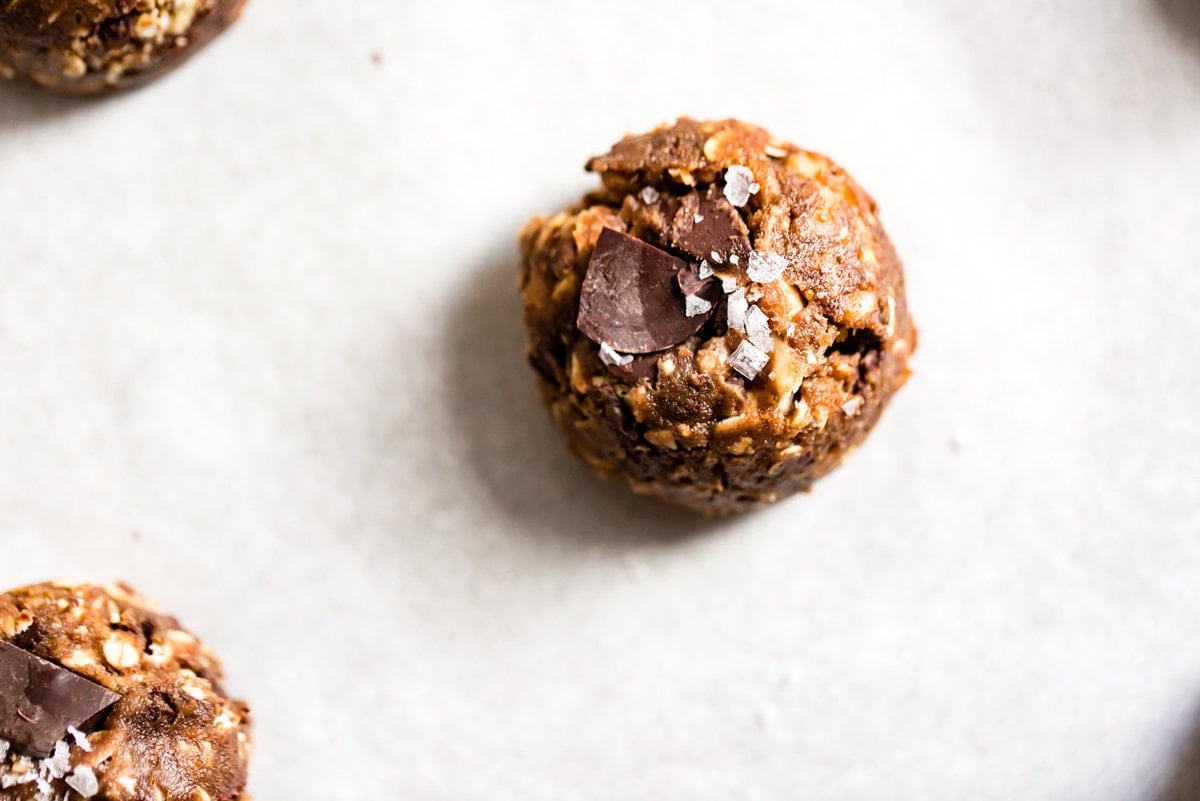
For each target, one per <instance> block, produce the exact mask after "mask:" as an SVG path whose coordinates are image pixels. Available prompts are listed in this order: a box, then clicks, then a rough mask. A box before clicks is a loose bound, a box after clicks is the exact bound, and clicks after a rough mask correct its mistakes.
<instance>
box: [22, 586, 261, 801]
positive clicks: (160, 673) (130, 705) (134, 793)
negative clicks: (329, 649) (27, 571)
mask: <svg viewBox="0 0 1200 801" xmlns="http://www.w3.org/2000/svg"><path fill="white" fill-rule="evenodd" d="M0 641H3V642H6V643H9V644H11V645H15V646H16V647H17V648H20V649H22V650H23V651H26V652H29V653H31V654H34V655H35V656H37V657H40V658H41V659H44V660H47V661H49V662H51V663H54V665H57V666H61V667H63V668H66V669H67V670H69V671H71V672H73V673H75V674H78V675H79V676H83V677H85V678H87V679H90V680H91V681H93V682H96V683H98V684H100V685H102V686H103V687H105V688H107V689H108V690H111V691H112V692H114V693H117V694H118V695H120V696H121V697H120V700H118V701H117V702H116V704H115V705H114V706H112V707H111V710H109V711H108V712H107V713H106V716H105V717H104V718H103V719H102V720H101V721H100V722H99V723H98V725H97V726H96V727H95V728H94V730H92V731H90V732H89V733H87V734H82V733H81V734H78V735H74V736H67V737H64V739H63V743H64V744H62V745H60V748H59V749H58V750H59V752H60V753H59V755H58V758H57V759H38V758H35V757H31V756H29V755H24V754H21V753H19V750H18V749H17V748H16V747H15V746H14V747H10V744H9V743H7V742H3V741H0V799H3V800H4V801H51V800H52V801H58V800H59V799H61V798H64V797H67V798H70V799H73V800H74V799H79V798H91V799H94V801H235V799H242V801H248V798H247V797H246V796H244V795H243V793H244V790H245V786H246V767H247V761H248V759H249V755H250V713H249V709H248V707H247V706H246V705H245V704H244V703H242V702H241V701H235V700H232V699H230V698H229V697H228V696H227V695H226V693H225V690H224V689H223V688H222V686H221V679H222V676H221V665H220V663H219V662H218V661H217V659H216V657H215V656H213V654H212V653H211V652H210V651H209V650H208V648H207V647H205V646H204V645H203V643H201V642H200V641H199V640H197V639H196V637H195V636H193V635H192V634H190V633H188V632H187V631H186V630H184V629H183V628H182V627H181V626H180V625H179V621H177V620H176V619H175V618H173V617H169V616H167V615H163V614H161V613H159V612H157V611H155V610H154V609H153V608H152V605H151V604H150V603H148V602H147V601H145V600H144V599H142V598H141V597H139V596H138V595H137V594H136V593H135V592H134V591H133V590H131V589H130V588H128V587H126V586H123V585H119V586H108V587H99V586H94V585H88V584H82V585H69V584H39V585H37V586H32V587H25V588H23V589H18V590H13V591H11V592H8V593H4V594H0ZM4 700H5V702H10V701H11V699H7V698H6V699H4Z"/></svg>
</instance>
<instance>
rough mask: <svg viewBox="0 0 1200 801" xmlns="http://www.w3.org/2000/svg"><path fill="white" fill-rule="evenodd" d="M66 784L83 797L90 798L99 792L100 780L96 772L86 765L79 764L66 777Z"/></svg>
mask: <svg viewBox="0 0 1200 801" xmlns="http://www.w3.org/2000/svg"><path fill="white" fill-rule="evenodd" d="M67 786H68V787H70V788H71V789H72V790H74V791H75V792H77V793H79V794H80V795H81V796H83V797H84V798H91V797H92V796H94V795H96V793H98V792H100V782H99V781H97V779H96V773H95V771H93V770H92V769H91V768H89V767H88V766H87V765H80V766H79V767H77V768H75V772H74V773H72V774H71V775H70V776H68V777H67Z"/></svg>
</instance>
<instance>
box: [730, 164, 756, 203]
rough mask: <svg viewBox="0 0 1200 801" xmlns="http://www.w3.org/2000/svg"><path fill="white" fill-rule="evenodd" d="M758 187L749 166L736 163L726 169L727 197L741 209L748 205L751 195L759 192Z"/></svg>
mask: <svg viewBox="0 0 1200 801" xmlns="http://www.w3.org/2000/svg"><path fill="white" fill-rule="evenodd" d="M758 189H759V186H758V184H757V183H756V182H755V181H754V173H752V172H750V168H749V167H743V166H742V165H741V164H735V165H734V166H732V167H730V168H729V169H728V170H726V171H725V199H726V200H728V201H729V202H730V203H732V204H733V205H734V206H736V207H738V208H739V209H740V208H741V207H742V206H745V205H746V203H747V202H748V201H749V200H750V196H751V195H755V194H758Z"/></svg>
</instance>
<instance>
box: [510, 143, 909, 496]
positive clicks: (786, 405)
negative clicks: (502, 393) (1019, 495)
mask: <svg viewBox="0 0 1200 801" xmlns="http://www.w3.org/2000/svg"><path fill="white" fill-rule="evenodd" d="M588 169H589V170H591V171H592V172H595V173H598V174H599V175H600V178H601V181H602V186H601V187H600V188H599V189H597V190H596V191H595V192H593V193H591V194H589V195H587V196H586V197H584V198H583V200H582V201H581V202H580V203H578V204H577V205H575V206H572V207H571V208H569V209H567V210H566V211H563V212H560V213H558V214H554V215H552V216H547V217H539V218H537V219H534V220H532V221H531V222H529V223H528V224H527V225H526V226H525V228H524V229H523V231H522V233H521V253H522V260H523V264H522V272H521V292H522V296H523V299H524V306H525V322H526V326H527V327H528V329H529V334H530V343H529V359H530V361H531V363H532V364H533V366H534V368H535V370H536V371H537V373H538V376H539V383H540V385H541V389H542V394H543V397H544V399H545V401H546V403H547V405H548V406H549V407H550V412H551V414H552V416H553V418H554V420H555V422H556V423H557V424H558V427H559V428H560V429H561V430H562V432H563V434H564V435H565V436H566V439H567V441H568V443H569V445H570V446H571V448H572V449H573V450H574V451H575V452H576V453H578V454H579V455H580V456H581V457H582V458H583V459H584V461H586V462H587V464H588V465H589V466H590V467H591V468H592V469H593V470H594V471H596V472H597V473H600V474H602V475H619V476H623V477H624V478H625V479H627V480H628V482H629V483H630V484H631V485H632V487H633V489H634V490H635V491H637V492H640V493H643V494H646V495H650V496H654V497H657V498H660V499H662V500H665V501H669V502H672V503H676V504H680V505H683V506H686V507H690V508H692V509H695V510H698V511H700V512H702V513H705V514H712V515H721V514H729V513H731V512H740V511H745V510H747V509H751V508H754V507H757V506H761V505H763V504H768V503H771V502H773V501H776V500H778V499H780V498H783V497H786V496H788V495H791V494H792V493H795V492H798V491H801V490H805V489H808V488H809V487H810V486H811V485H812V483H813V482H814V481H816V480H817V479H819V478H820V477H821V476H824V475H825V474H826V473H828V472H829V471H830V470H832V469H833V468H835V467H836V466H837V465H839V464H841V462H842V461H843V459H845V458H846V457H847V456H848V455H849V454H850V453H851V451H853V450H854V448H855V447H856V446H857V445H858V444H859V443H861V442H862V441H863V439H864V438H865V437H866V436H867V434H868V432H870V430H871V429H872V427H873V426H874V425H875V423H876V422H877V421H878V420H879V417H880V415H881V414H882V413H883V410H884V407H885V406H886V405H887V403H888V401H889V399H890V398H891V397H892V395H893V394H894V393H895V392H896V391H897V390H899V389H900V387H901V386H903V385H904V383H905V381H906V379H907V378H908V372H909V371H908V359H909V356H910V354H911V353H912V352H913V349H914V347H915V346H916V336H917V334H916V329H915V328H914V326H913V321H912V319H911V318H910V317H909V313H908V303H907V300H906V298H905V292H904V276H903V273H902V271H901V266H900V260H899V258H898V257H897V256H896V252H895V250H894V249H893V247H892V243H891V242H890V241H889V240H888V237H887V234H886V233H884V230H883V226H882V225H881V224H880V222H879V218H878V216H877V209H876V206H875V202H874V201H873V200H872V199H871V198H870V196H868V195H867V193H866V192H865V191H863V190H862V188H861V187H859V185H858V184H857V183H855V182H854V180H853V179H852V178H851V177H850V176H849V175H848V174H847V173H846V172H845V170H843V169H842V168H841V167H839V166H838V165H836V164H834V163H833V162H832V161H830V160H829V159H827V158H825V157H824V156H821V155H819V154H816V153H812V152H810V151H807V150H803V149H801V148H799V147H796V146H795V145H792V144H790V143H787V142H784V141H781V140H778V139H775V138H774V137H772V136H771V135H770V134H769V133H767V132H766V131H764V130H763V129H761V128H757V127H755V126H752V125H747V124H745V123H741V122H738V121H736V120H726V121H723V122H697V121H694V120H689V119H681V120H679V121H678V122H676V123H675V124H673V125H668V126H665V127H662V128H659V129H658V130H655V131H652V132H650V133H648V134H644V135H641V136H631V137H628V138H626V139H625V140H623V141H622V142H619V143H618V144H617V145H616V146H614V147H613V149H612V151H611V152H610V153H608V154H607V155H605V156H601V157H599V158H595V159H592V160H591V161H590V162H589V163H588Z"/></svg>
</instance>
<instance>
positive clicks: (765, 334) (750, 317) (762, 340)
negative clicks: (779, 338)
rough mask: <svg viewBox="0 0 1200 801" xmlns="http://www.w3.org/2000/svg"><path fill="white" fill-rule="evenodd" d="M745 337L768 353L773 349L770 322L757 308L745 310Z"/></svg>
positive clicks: (752, 307)
mask: <svg viewBox="0 0 1200 801" xmlns="http://www.w3.org/2000/svg"><path fill="white" fill-rule="evenodd" d="M746 336H747V337H749V339H750V341H751V342H753V343H754V345H755V346H756V347H758V348H760V349H762V350H766V351H769V350H771V349H772V348H773V347H774V345H773V343H772V342H771V322H770V321H769V320H768V319H767V315H765V314H763V310H762V309H760V308H758V307H757V306H751V307H750V308H749V309H747V310H746Z"/></svg>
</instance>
